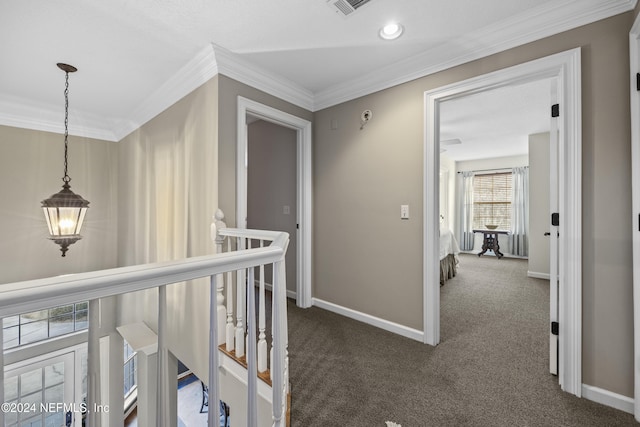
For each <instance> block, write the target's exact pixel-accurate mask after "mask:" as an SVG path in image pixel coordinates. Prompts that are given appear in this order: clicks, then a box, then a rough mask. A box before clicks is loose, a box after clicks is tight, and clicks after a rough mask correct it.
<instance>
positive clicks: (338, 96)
mask: <svg viewBox="0 0 640 427" xmlns="http://www.w3.org/2000/svg"><path fill="white" fill-rule="evenodd" d="M637 1H638V0H609V1H607V2H604V3H603V2H602V1H600V0H575V1H573V2H571V3H569V4H563V5H560V6H558V5H556V4H555V3H554V2H551V3H549V2H547V3H545V4H543V5H542V6H540V7H538V8H536V9H534V10H532V11H529V12H528V13H525V14H520V15H517V16H514V17H512V18H509V19H507V20H504V21H502V22H500V23H499V24H497V25H492V26H490V27H487V28H484V29H481V30H479V31H475V32H473V33H471V34H467V35H465V36H464V37H460V38H457V39H454V40H452V41H449V42H448V43H445V44H442V45H440V46H437V47H434V48H432V49H429V50H425V51H424V52H422V53H419V54H418V55H415V56H413V57H411V58H407V59H405V60H403V61H399V62H396V63H394V64H392V65H389V66H387V67H383V68H380V69H377V70H374V71H372V72H370V73H368V74H365V75H363V76H360V77H359V78H358V79H354V80H350V81H345V82H342V83H340V84H338V85H334V86H331V87H329V88H327V89H325V90H322V91H320V92H317V93H316V94H315V95H314V93H312V92H311V91H309V90H308V89H306V88H304V87H302V86H300V85H298V84H296V83H293V82H291V81H290V80H288V79H285V78H284V77H282V76H279V75H276V74H274V73H272V72H269V71H267V70H265V69H263V68H261V67H258V66H256V65H255V64H253V63H251V62H249V61H247V60H245V59H244V58H242V57H241V56H240V55H237V54H234V53H232V52H230V51H228V50H226V49H224V48H221V47H219V46H217V45H214V44H210V45H207V46H206V47H205V48H204V49H202V50H201V51H199V52H198V53H197V54H196V56H195V57H194V58H193V59H192V60H190V61H189V62H188V63H187V64H185V65H184V66H183V67H182V68H181V69H180V70H179V71H178V72H177V73H176V74H174V75H173V76H172V77H171V78H170V79H169V80H167V81H166V82H165V83H164V84H163V85H162V86H161V87H160V88H158V89H157V90H156V91H155V92H154V93H152V94H151V96H149V97H148V98H147V99H146V100H145V101H144V102H142V103H141V104H140V105H139V106H138V107H137V108H136V109H135V110H134V111H133V112H132V113H131V114H129V115H128V116H127V117H126V118H125V117H120V118H104V117H102V116H98V115H92V114H87V113H77V114H74V115H73V119H72V120H71V123H72V124H70V126H69V133H70V134H71V135H75V136H82V137H88V138H96V139H102V140H106V141H120V140H122V139H123V138H124V137H125V136H126V135H128V134H130V133H131V132H133V131H135V130H136V129H138V128H140V127H141V126H142V125H144V124H145V123H146V122H148V121H149V120H151V119H152V118H153V117H155V116H157V115H158V114H160V113H161V112H162V111H164V110H166V109H167V108H169V107H170V106H171V105H173V104H175V103H176V102H177V101H179V100H180V99H182V98H183V97H184V96H185V95H187V94H189V93H190V92H192V91H193V90H195V89H196V88H198V87H199V86H201V85H203V84H204V83H206V82H207V81H208V80H210V79H211V78H212V77H214V76H215V75H216V74H224V75H226V76H228V77H230V78H233V79H235V80H237V81H239V82H241V83H244V84H247V85H249V86H251V87H253V88H255V89H258V90H261V91H263V92H266V93H268V94H270V95H273V96H275V97H278V98H280V99H282V100H284V101H287V102H290V103H291V104H294V105H296V106H299V107H301V108H304V109H307V110H309V111H318V110H321V109H324V108H328V107H331V106H333V105H337V104H340V103H343V102H346V101H350V100H352V99H355V98H359V97H361V96H365V95H368V94H370V93H373V92H377V91H380V90H383V89H388V88H390V87H393V86H397V85H399V84H402V83H406V82H408V81H411V80H415V79H417V78H420V77H424V76H426V75H429V74H433V73H436V72H439V71H442V70H446V69H448V68H451V67H454V66H457V65H461V64H464V63H466V62H469V61H473V60H476V59H480V58H483V57H486V56H488V55H492V54H495V53H498V52H502V51H505V50H507V49H510V48H513V47H516V46H520V45H523V44H525V43H529V42H532V41H535V40H539V39H542V38H544V37H549V36H552V35H554V34H558V33H561V32H564V31H568V30H571V29H573V28H576V27H579V26H582V25H586V24H590V23H593V22H596V21H598V20H601V19H605V18H608V17H611V16H614V15H617V14H620V13H623V12H627V11H629V10H633V8H635V6H636V3H637ZM58 110H59V109H58V108H56V107H54V106H51V105H36V104H34V103H31V102H28V101H25V100H24V99H19V98H16V97H12V96H7V95H3V96H2V99H1V100H0V125H6V126H13V127H19V128H26V129H34V130H40V131H46V132H54V133H63V132H64V127H63V124H62V119H60V117H59V114H60V111H58Z"/></svg>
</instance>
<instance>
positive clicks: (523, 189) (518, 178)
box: [509, 166, 529, 256]
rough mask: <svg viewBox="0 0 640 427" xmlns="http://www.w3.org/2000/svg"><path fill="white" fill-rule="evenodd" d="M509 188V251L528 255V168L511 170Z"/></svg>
mask: <svg viewBox="0 0 640 427" xmlns="http://www.w3.org/2000/svg"><path fill="white" fill-rule="evenodd" d="M512 173H513V176H512V189H511V234H510V235H509V242H510V243H511V253H513V254H514V255H519V256H528V255H529V168H528V167H526V166H524V167H518V168H513V170H512Z"/></svg>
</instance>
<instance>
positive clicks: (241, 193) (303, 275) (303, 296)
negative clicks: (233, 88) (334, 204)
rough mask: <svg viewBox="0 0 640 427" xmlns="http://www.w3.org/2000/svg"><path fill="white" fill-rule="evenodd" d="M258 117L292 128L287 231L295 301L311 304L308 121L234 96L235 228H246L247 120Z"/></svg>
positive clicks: (309, 133)
mask: <svg viewBox="0 0 640 427" xmlns="http://www.w3.org/2000/svg"><path fill="white" fill-rule="evenodd" d="M255 118H257V119H261V120H264V121H266V122H269V123H273V124H276V125H279V126H283V127H285V128H288V129H293V130H294V131H295V132H296V150H297V153H296V206H295V207H294V206H290V214H292V215H295V217H296V218H297V233H295V235H290V236H289V238H290V239H291V240H293V239H295V242H296V251H295V252H296V257H295V259H296V273H295V274H296V286H295V293H296V305H297V306H298V307H301V308H308V307H311V230H312V228H313V227H312V223H311V201H312V185H311V122H310V121H308V120H304V119H302V118H300V117H296V116H293V115H291V114H289V113H285V112H283V111H280V110H277V109H275V108H273V107H269V106H268V105H264V104H261V103H259V102H256V101H252V100H250V99H247V98H244V97H242V96H238V110H237V138H238V139H237V147H238V148H237V152H236V155H237V158H236V173H237V176H236V181H237V190H236V191H237V205H238V206H237V210H236V213H237V218H236V223H237V226H238V228H247V167H248V163H247V161H248V125H247V123H248V120H249V121H251V120H253V119H255Z"/></svg>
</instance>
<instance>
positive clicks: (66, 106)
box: [62, 71, 71, 184]
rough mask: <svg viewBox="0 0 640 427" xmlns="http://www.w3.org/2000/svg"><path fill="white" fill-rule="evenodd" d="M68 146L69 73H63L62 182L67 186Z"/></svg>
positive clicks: (68, 179) (69, 179)
mask: <svg viewBox="0 0 640 427" xmlns="http://www.w3.org/2000/svg"><path fill="white" fill-rule="evenodd" d="M68 146H69V72H68V71H66V72H65V85H64V177H63V178H62V182H64V183H65V184H68V183H69V181H71V178H69V175H68V174H67V168H68V165H69V159H68V155H67V152H68Z"/></svg>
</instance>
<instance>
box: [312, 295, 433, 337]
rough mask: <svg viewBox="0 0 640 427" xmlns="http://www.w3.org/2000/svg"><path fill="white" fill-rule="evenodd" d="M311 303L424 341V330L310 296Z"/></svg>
mask: <svg viewBox="0 0 640 427" xmlns="http://www.w3.org/2000/svg"><path fill="white" fill-rule="evenodd" d="M312 303H313V305H314V306H316V307H318V308H322V309H323V310H327V311H331V312H333V313H337V314H340V315H342V316H345V317H348V318H350V319H354V320H357V321H359V322H363V323H366V324H368V325H371V326H375V327H377V328H380V329H384V330H385V331H389V332H392V333H394V334H397V335H401V336H403V337H406V338H410V339H412V340H416V341H420V342H424V332H422V331H419V330H417V329H413V328H409V327H408V326H404V325H400V324H399V323H394V322H391V321H389V320H385V319H381V318H379V317H375V316H371V315H370V314H366V313H362V312H360V311H356V310H352V309H350V308H346V307H343V306H341V305H337V304H334V303H332V302H328V301H324V300H321V299H318V298H312Z"/></svg>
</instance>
